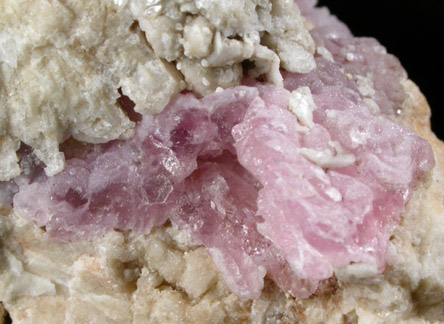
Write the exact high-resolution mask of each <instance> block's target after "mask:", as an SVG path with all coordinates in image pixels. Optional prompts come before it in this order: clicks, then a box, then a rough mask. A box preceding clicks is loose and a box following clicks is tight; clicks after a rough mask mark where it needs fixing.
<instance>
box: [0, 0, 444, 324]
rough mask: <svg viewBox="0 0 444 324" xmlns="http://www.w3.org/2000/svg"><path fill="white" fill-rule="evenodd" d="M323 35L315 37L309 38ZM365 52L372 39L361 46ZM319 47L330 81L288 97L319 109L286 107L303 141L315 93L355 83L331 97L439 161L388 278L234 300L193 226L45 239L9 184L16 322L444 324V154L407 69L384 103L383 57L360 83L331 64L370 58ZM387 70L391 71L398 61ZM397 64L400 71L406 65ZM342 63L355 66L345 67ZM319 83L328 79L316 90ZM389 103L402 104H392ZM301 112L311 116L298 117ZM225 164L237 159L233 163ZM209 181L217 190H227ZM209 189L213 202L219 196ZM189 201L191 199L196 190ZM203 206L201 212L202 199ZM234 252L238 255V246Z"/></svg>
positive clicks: (5, 287)
mask: <svg viewBox="0 0 444 324" xmlns="http://www.w3.org/2000/svg"><path fill="white" fill-rule="evenodd" d="M298 3H299V4H300V6H301V10H302V12H305V13H306V16H307V17H311V21H310V22H307V25H310V24H311V25H312V27H315V26H316V24H317V26H318V27H322V24H329V23H331V24H333V25H334V24H336V27H337V28H339V30H341V29H343V28H345V27H343V26H342V25H341V24H339V23H338V22H337V21H336V20H335V19H333V18H331V17H330V16H328V14H327V12H325V11H311V9H310V4H312V3H313V1H298ZM320 17H322V20H321V19H320ZM318 31H319V29H318ZM343 31H344V30H343ZM316 32H317V31H316V28H314V29H313V30H312V33H313V35H315V34H316ZM341 33H342V32H341ZM344 33H345V34H343V35H346V34H347V33H346V31H344ZM341 37H342V36H341ZM341 37H339V39H340V40H341V41H344V42H345V43H344V44H347V39H346V37H345V38H341ZM315 39H316V38H315ZM317 41H318V42H319V40H317ZM358 43H359V42H358ZM363 43H366V42H361V43H360V44H363ZM318 44H319V43H318ZM353 44H354V45H353V46H358V47H359V44H356V43H353ZM370 44H372V43H371V42H370ZM323 45H324V46H318V47H317V49H316V52H317V63H318V65H319V63H320V62H321V63H325V64H324V66H327V70H328V71H330V72H331V73H330V72H328V73H324V74H318V75H317V76H316V72H314V74H308V75H307V76H306V78H305V81H304V78H298V80H291V79H290V82H289V83H287V87H288V88H289V89H291V87H292V86H295V88H294V89H296V88H298V87H300V86H303V87H305V86H309V87H310V92H311V93H313V95H314V99H315V100H314V101H313V100H312V101H313V102H312V101H310V100H309V99H307V96H306V94H307V93H308V91H307V90H306V88H298V89H297V91H296V92H295V93H292V95H291V98H290V107H289V108H290V109H289V110H290V111H291V112H292V113H293V116H296V118H297V119H298V120H299V122H300V123H301V124H302V127H301V129H298V132H299V131H303V130H304V131H307V129H306V128H304V127H307V128H309V127H310V126H312V127H313V124H312V123H317V120H316V118H317V117H316V116H318V117H319V115H317V114H320V113H323V112H325V110H324V109H322V107H323V105H322V104H321V105H320V106H321V107H318V106H319V105H318V103H319V102H316V98H317V97H320V98H322V88H321V87H319V86H320V85H322V84H323V85H327V86H328V87H332V86H333V87H334V86H335V84H331V83H329V82H331V81H333V82H336V81H338V80H339V85H344V84H347V83H348V84H349V85H350V87H349V88H350V89H352V88H353V89H355V90H354V91H352V92H351V93H350V92H348V91H346V92H344V93H342V94H340V95H337V92H335V93H336V95H337V97H341V96H344V97H345V98H347V100H352V101H353V100H355V101H356V102H357V103H358V102H361V101H362V102H364V103H365V107H366V108H367V110H366V109H364V110H365V113H369V112H370V113H373V114H376V115H377V114H379V113H380V112H382V113H383V114H385V115H386V116H389V117H390V116H391V117H390V118H391V119H392V121H395V122H397V123H402V124H405V125H407V126H409V127H410V128H412V129H413V130H415V131H416V132H417V133H419V134H420V135H421V136H423V137H424V138H426V139H427V140H428V141H429V142H430V143H431V145H432V148H433V150H434V154H435V157H436V160H437V165H436V167H435V169H434V170H433V171H432V172H431V173H430V174H429V175H428V176H427V177H426V178H425V179H424V180H423V181H422V182H421V183H420V184H419V187H418V188H417V189H416V190H415V192H414V193H413V195H412V199H411V200H410V202H409V204H408V206H407V210H406V211H405V212H404V213H403V215H402V218H401V224H400V226H399V227H398V228H397V229H396V231H395V232H394V233H393V235H392V237H391V238H390V243H389V245H388V251H389V253H388V259H387V261H388V262H389V265H388V267H387V269H386V270H385V271H384V273H382V274H376V273H375V271H374V269H373V268H371V267H370V268H369V267H366V266H363V265H362V264H359V263H355V264H352V265H350V266H348V267H345V268H341V269H337V270H336V271H335V276H334V277H333V278H331V279H329V280H325V281H322V282H321V283H320V285H319V287H318V290H317V292H316V294H315V295H313V296H311V297H310V298H308V299H302V300H301V299H294V298H292V297H291V296H288V295H286V294H284V293H283V292H282V290H281V289H279V288H278V287H277V286H276V284H275V283H273V281H272V280H274V282H277V283H279V280H276V279H277V278H276V277H273V276H272V275H270V274H272V272H269V277H266V278H265V281H264V289H263V291H262V294H261V296H260V297H259V298H256V299H254V300H253V301H247V300H244V299H239V298H238V297H237V296H236V295H235V294H233V293H231V292H230V290H229V289H228V288H227V284H228V286H230V282H229V281H227V276H226V274H224V271H217V270H216V268H215V266H214V265H213V263H212V262H211V258H210V255H211V256H212V258H213V260H215V259H216V260H217V257H218V256H219V257H220V254H218V253H214V251H213V252H212V250H211V249H209V252H210V253H208V252H207V251H206V250H205V249H203V248H202V247H201V246H200V245H199V244H196V243H205V242H203V241H204V239H205V232H203V234H204V235H203V236H201V237H200V238H199V239H200V241H199V242H196V241H193V240H190V236H189V235H188V233H189V231H190V230H193V229H186V231H182V230H179V229H178V228H177V227H176V224H179V221H176V223H173V224H170V223H167V224H166V225H165V226H163V227H161V228H159V229H156V230H154V231H153V232H152V233H151V234H150V235H140V234H136V233H128V232H120V231H111V232H108V233H107V234H106V235H105V236H103V237H102V238H97V239H94V240H93V241H89V242H77V243H55V242H48V241H47V240H46V238H45V233H44V230H43V229H41V228H38V227H36V226H35V225H33V224H32V223H29V222H26V221H24V220H23V219H20V218H18V217H17V216H16V215H14V214H12V213H11V212H10V202H11V197H12V195H13V194H14V193H15V192H16V191H17V186H16V185H15V184H13V183H2V188H1V190H2V192H4V193H6V194H5V195H4V196H2V197H1V203H2V207H1V208H2V209H1V211H0V213H1V215H0V237H1V239H0V258H1V260H0V261H1V262H0V294H1V295H0V300H2V301H4V307H5V308H6V309H7V310H8V311H9V312H10V314H11V317H12V318H13V320H14V321H18V322H20V323H34V322H36V321H38V322H41V323H73V322H74V323H77V322H88V323H122V322H125V323H126V322H130V323H131V322H132V323H239V322H252V323H279V322H282V323H296V322H302V323H387V322H390V323H396V322H402V323H433V322H435V323H436V322H439V321H440V320H441V319H442V318H444V311H443V307H442V304H443V296H444V283H443V280H442V276H441V274H442V272H443V270H444V257H443V255H442V251H441V248H440V244H436V242H441V241H442V239H443V234H442V233H444V224H443V223H442V215H443V213H444V206H443V205H442V201H443V199H444V192H443V190H442V185H441V184H442V182H443V181H444V164H443V161H444V147H443V145H442V143H441V142H440V141H439V140H437V139H436V138H435V137H434V135H433V134H432V133H431V131H430V125H429V110H428V106H427V103H426V102H425V99H424V98H423V97H422V95H421V94H420V92H419V90H418V89H417V88H416V87H415V86H414V85H413V84H412V83H411V82H410V81H408V80H406V79H405V75H403V72H402V70H398V71H400V74H399V75H398V77H395V80H394V81H393V82H394V83H393V84H390V86H394V87H395V90H394V91H391V90H390V91H389V93H388V94H392V93H397V95H395V96H393V97H391V96H384V94H383V92H384V91H383V90H384V86H382V87H379V88H378V86H377V84H378V82H379V81H381V82H382V81H383V80H384V78H379V77H378V75H377V73H378V71H384V70H385V67H387V65H384V64H385V63H384V61H385V62H387V61H386V60H384V58H386V56H381V57H380V58H379V60H378V64H379V63H380V62H381V64H382V65H379V69H378V70H375V71H370V72H369V73H367V72H366V71H364V72H362V73H364V74H363V75H362V74H361V70H360V69H359V68H357V67H356V66H353V65H351V66H349V67H347V69H349V70H347V72H345V69H344V71H342V72H344V73H343V74H342V75H340V74H338V69H337V68H335V64H334V62H332V61H335V58H337V59H338V60H339V61H341V60H342V61H344V57H345V61H347V62H353V60H354V59H355V56H354V55H355V54H358V56H359V57H360V59H361V58H364V59H365V57H366V53H362V52H361V51H360V49H359V48H358V49H356V48H355V49H356V52H355V53H351V54H352V55H347V54H349V53H342V54H341V53H340V51H339V52H337V53H336V52H335V49H334V47H331V46H330V45H329V42H326V43H325V44H323ZM373 52H374V53H371V51H370V55H374V54H375V53H376V54H377V53H378V52H380V53H379V54H381V55H383V54H384V53H381V51H379V50H378V51H373ZM367 54H368V53H367ZM323 61H325V62H323ZM339 61H338V62H339ZM379 61H380V62H379ZM388 62H389V65H388V66H390V60H388ZM391 62H394V65H392V68H393V70H395V71H396V70H397V69H398V68H399V64H397V62H396V61H391ZM329 64H330V65H329ZM343 64H344V65H345V66H347V63H346V62H343ZM328 65H329V66H330V67H332V68H328V67H329V66H328ZM358 67H359V65H358ZM339 72H341V71H339ZM332 75H337V76H338V78H337V79H334V78H332V77H331V76H332ZM284 76H285V75H284ZM313 76H315V77H313ZM316 78H318V81H321V82H320V83H319V82H316ZM301 80H302V81H301ZM378 80H379V81H378ZM336 85H338V84H336ZM317 86H318V87H317ZM339 88H341V89H343V88H344V87H339ZM345 88H347V87H345ZM304 89H305V90H304ZM291 90H292V89H291ZM317 90H319V91H317ZM0 91H3V89H0ZM326 94H328V92H326V93H324V95H326ZM337 97H336V98H337ZM370 100H372V101H370ZM333 101H334V100H333ZM291 102H293V105H292V104H291ZM387 102H392V103H396V102H397V104H395V105H391V106H385V104H384V103H387ZM320 103H322V100H321V101H320ZM313 104H315V106H316V107H314V106H313ZM301 105H303V106H304V107H305V108H306V109H302V110H301V109H298V107H301ZM385 107H388V108H389V109H386V108H385ZM394 108H396V109H395V110H393V109H394ZM253 116H254V114H253ZM333 117H334V116H333ZM292 118H294V117H292ZM0 122H2V121H0ZM284 124H285V123H284ZM0 125H3V124H1V123H0ZM397 127H398V126H394V128H397ZM0 135H1V134H0ZM2 143H3V142H2ZM193 144H195V143H193ZM178 147H181V146H178ZM193 148H194V147H193V146H191V149H193ZM81 149H82V150H83V149H85V147H83V148H81ZM206 149H208V148H206ZM333 149H334V150H335V151H336V153H337V155H339V156H341V155H344V159H339V160H340V161H339V162H341V161H342V163H345V162H344V160H345V161H346V162H347V163H350V161H353V156H354V154H353V156H352V155H351V153H350V152H348V151H345V152H344V151H341V149H340V148H339V147H338V146H337V145H336V146H334V147H331V148H329V151H330V153H332V152H333ZM25 150H27V148H25ZM87 152H88V150H87ZM302 152H303V151H302ZM339 153H341V154H339ZM20 154H23V152H21V153H20ZM304 154H305V156H306V158H307V159H309V160H311V161H312V162H315V164H318V165H320V164H322V163H324V162H325V161H327V162H329V163H331V160H332V158H334V157H336V156H337V155H334V154H328V152H327V153H326V154H317V153H315V152H312V151H305V152H304ZM25 156H26V157H27V158H28V160H27V158H25ZM25 156H23V157H22V168H23V169H24V170H25V172H24V173H25V177H22V179H24V180H26V177H29V176H31V177H32V175H33V174H34V173H33V172H35V171H37V170H38V168H37V169H34V166H35V164H36V163H35V161H32V160H33V159H34V158H33V157H32V155H25ZM325 156H327V158H325ZM222 158H224V159H225V158H226V161H228V162H229V161H230V155H228V156H227V155H223V156H222ZM333 160H334V159H333ZM337 162H338V161H335V163H337ZM200 163H201V165H200V169H199V170H200V171H199V172H200V173H201V174H200V175H196V176H192V177H189V179H188V181H190V182H192V183H194V184H196V185H199V182H200V181H201V179H204V178H205V176H206V175H211V174H212V173H211V172H214V168H215V167H217V164H215V163H214V161H213V160H211V159H210V160H207V161H200ZM228 170H229V171H230V169H228ZM229 174H230V173H229ZM376 176H377V175H376ZM413 178H414V177H413ZM28 179H29V178H28ZM74 180H75V179H74ZM215 180H220V179H215ZM244 180H245V179H244ZM247 180H248V181H251V179H247ZM401 180H402V179H401ZM213 183H214V184H215V185H220V184H221V181H214V182H213ZM222 184H223V183H222ZM262 185H263V186H264V185H265V183H262ZM259 187H260V186H259ZM209 189H210V190H208V191H207V192H205V194H211V188H209ZM236 189H238V188H236ZM242 192H245V191H242ZM186 194H187V195H188V196H189V197H191V198H193V194H194V193H193V191H190V192H188V193H186ZM194 196H195V195H194ZM330 196H331V197H330V198H332V199H333V200H334V197H337V194H335V193H333V192H330ZM156 197H157V198H158V199H161V198H162V197H159V196H156ZM156 197H154V198H156ZM157 198H156V199H157ZM196 202H197V203H199V199H198V197H197V199H196ZM214 203H215V204H214V206H211V204H210V206H209V207H208V209H207V210H208V211H209V210H210V209H214V208H216V209H221V208H222V209H223V208H224V206H223V204H220V203H218V202H217V201H214ZM197 230H199V228H197ZM217 232H218V231H216V233H217ZM238 246H241V249H239V250H242V245H241V244H240V245H238ZM236 247H237V246H236V245H235V246H234V248H236ZM221 259H222V261H223V258H219V261H221ZM216 264H217V262H216ZM219 269H220V266H219ZM224 276H225V278H223V277H224ZM230 288H231V289H233V286H232V285H231V287H230Z"/></svg>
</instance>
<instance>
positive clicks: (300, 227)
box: [13, 71, 434, 299]
mask: <svg viewBox="0 0 444 324" xmlns="http://www.w3.org/2000/svg"><path fill="white" fill-rule="evenodd" d="M322 73H328V71H322ZM287 78H297V76H296V75H291V74H289V75H288V76H287ZM341 92H342V89H341V91H339V90H338V89H336V88H330V87H327V86H326V87H324V89H323V90H322V91H321V93H319V95H316V96H314V98H313V97H312V96H311V93H310V90H309V88H299V90H297V91H294V92H293V96H292V99H293V101H292V102H291V103H292V106H293V112H294V113H291V112H290V111H288V109H287V108H288V106H289V104H290V103H289V101H290V97H291V95H290V92H289V91H288V90H286V89H283V88H276V87H274V86H263V85H257V88H256V87H246V86H244V87H236V88H232V89H227V90H223V91H219V92H218V93H216V94H213V95H209V96H206V97H204V98H202V99H200V100H199V99H197V98H196V97H195V96H193V95H191V94H186V95H179V96H177V97H176V98H174V100H173V102H172V103H171V104H170V105H169V106H168V107H167V109H166V110H165V111H164V112H162V113H160V114H158V115H156V116H148V117H144V118H143V119H142V121H141V122H140V124H139V126H138V127H137V128H136V131H137V135H136V136H135V137H134V138H133V139H132V140H128V141H126V142H115V143H109V144H106V145H101V146H90V148H89V150H88V148H87V147H85V148H84V149H83V150H82V151H79V152H72V156H71V157H70V156H69V155H70V154H69V151H70V150H72V151H74V150H75V149H76V146H74V148H71V147H70V145H69V144H68V145H67V147H66V150H67V154H66V155H67V157H68V159H67V167H66V170H64V171H63V172H61V173H59V174H57V175H55V176H53V177H49V178H48V177H46V176H45V175H44V174H42V173H40V174H39V173H37V174H36V175H35V176H34V179H29V177H28V178H26V176H24V177H21V178H19V179H16V180H15V181H16V183H17V184H18V185H19V192H18V193H17V194H16V195H15V197H14V200H13V203H14V211H15V213H17V215H19V216H21V217H24V218H25V219H27V220H30V221H35V222H36V223H37V225H39V226H45V229H46V231H47V233H48V238H51V239H53V240H59V241H72V240H78V239H91V238H95V237H97V236H100V235H103V234H104V233H106V232H108V231H110V230H113V229H119V230H130V231H133V232H136V233H143V234H147V233H149V231H150V230H151V229H152V227H153V226H159V225H162V224H163V223H164V222H165V221H166V220H167V219H169V220H171V221H172V222H173V223H174V224H177V225H178V226H179V227H180V228H181V229H187V230H188V232H189V234H190V236H191V238H192V239H193V241H194V242H195V243H199V244H203V245H204V246H205V247H206V248H207V249H208V250H209V253H210V254H211V256H212V257H213V261H214V263H215V264H216V266H217V267H218V269H219V270H220V271H221V272H222V273H223V276H224V278H225V280H226V281H227V285H228V286H229V287H230V289H232V291H233V292H235V293H236V294H237V295H238V296H239V297H244V298H250V299H253V298H257V297H259V296H260V293H261V290H262V287H263V277H264V276H265V274H267V273H268V275H269V276H270V277H271V278H272V279H273V280H274V281H275V282H276V283H277V284H278V285H279V286H280V287H281V288H282V289H283V290H284V291H285V292H290V293H291V294H293V295H294V296H297V297H308V296H309V295H310V294H312V293H313V292H314V291H315V289H316V287H317V284H318V282H319V280H324V279H328V278H330V277H331V276H332V274H333V271H334V270H335V269H338V268H340V267H345V266H347V265H349V264H350V263H351V262H354V263H362V266H365V267H367V268H369V269H370V270H368V271H369V272H370V274H372V273H378V272H381V271H382V270H383V269H384V268H385V263H386V260H385V259H386V258H385V255H386V250H387V243H388V239H389V237H390V235H391V232H392V230H393V227H394V226H396V224H397V223H398V222H399V216H400V213H401V212H402V211H403V210H404V205H405V203H406V202H407V201H408V200H409V199H410V197H411V191H412V190H413V189H414V188H415V187H416V185H417V183H418V181H420V180H421V179H422V178H423V176H424V175H425V174H426V173H427V172H428V171H430V169H431V168H432V167H433V165H434V162H433V155H432V152H431V150H430V147H429V145H428V144H427V142H426V141H424V140H422V139H421V138H419V137H418V136H417V135H416V134H415V133H413V132H411V131H410V130H408V129H407V128H404V127H401V126H399V125H397V124H395V123H394V122H392V121H389V120H388V119H386V118H383V117H381V116H379V115H374V114H372V112H371V111H370V109H369V108H368V107H367V106H365V105H364V104H362V103H361V102H360V101H358V103H357V104H355V103H354V102H352V101H350V100H348V99H347V98H346V97H345V96H343V95H342V94H341ZM306 101H310V102H311V104H312V109H314V110H315V111H314V112H313V111H311V110H309V112H307V111H306V109H307V107H306V106H305V104H304V103H305V102H306ZM298 116H299V119H300V120H299V121H298ZM310 122H311V124H310ZM74 145H78V144H74ZM88 151H89V152H88ZM239 163H240V164H239ZM261 187H263V188H262V189H261Z"/></svg>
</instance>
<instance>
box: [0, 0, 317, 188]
mask: <svg viewBox="0 0 444 324" xmlns="http://www.w3.org/2000/svg"><path fill="white" fill-rule="evenodd" d="M240 12H242V15H239V13H240ZM39 17H45V19H39ZM266 36H267V37H268V38H269V39H271V40H277V41H273V42H271V41H270V42H268V44H267V45H263V44H262V43H261V39H262V38H265V37H266ZM237 38H239V39H237ZM267 46H268V47H267ZM313 53H314V44H313V40H312V38H311V36H310V34H309V33H308V31H307V29H306V28H305V26H304V24H303V20H302V17H301V15H300V13H299V11H298V8H297V6H296V5H295V4H294V3H293V2H292V1H283V0H279V1H274V5H273V10H272V7H271V2H270V1H253V0H248V1H241V2H238V1H223V2H221V3H219V2H218V1H187V0H181V1H140V0H134V1H129V2H128V1H117V0H116V1H111V0H102V1H78V0H69V1H58V0H56V1H50V2H48V1H34V2H32V3H28V2H27V1H21V0H20V1H15V0H7V1H6V0H5V1H2V2H1V3H0V154H1V156H2V159H0V181H3V180H9V179H11V178H13V177H15V176H17V175H19V174H20V172H21V169H20V167H19V165H18V158H17V156H16V153H15V152H16V151H17V150H18V149H19V147H20V143H21V142H22V143H25V144H26V145H28V146H31V147H32V148H33V149H34V152H35V154H36V155H37V156H38V158H39V159H40V160H41V161H43V162H44V163H45V165H46V169H45V171H46V173H47V174H48V175H54V174H56V173H58V172H60V171H61V170H63V168H64V155H63V154H62V153H61V152H59V149H58V148H59V143H62V142H64V141H65V140H66V139H68V138H70V137H72V138H74V139H76V140H80V141H85V142H89V143H104V142H108V141H110V140H114V139H124V138H129V137H131V136H132V135H133V127H134V123H132V122H131V121H130V120H129V119H128V116H127V115H126V114H125V112H124V111H122V109H121V108H120V107H119V105H118V104H117V99H118V98H119V96H120V94H119V91H120V89H121V93H123V94H125V95H127V96H129V97H130V98H131V99H132V100H133V102H135V104H136V106H135V110H136V111H138V112H140V113H143V114H153V113H158V112H160V111H162V110H163V109H164V107H165V106H166V105H167V104H168V102H169V100H170V99H171V98H172V97H173V96H174V95H176V94H177V93H179V92H180V91H181V90H183V89H184V88H188V89H191V90H194V91H196V92H198V93H201V94H207V93H209V92H213V91H214V90H215V89H216V88H217V87H223V88H226V87H231V86H236V85H238V84H239V83H240V81H241V79H242V77H243V70H242V66H241V63H242V62H243V61H247V60H250V61H254V62H255V64H254V67H253V65H252V68H251V69H250V74H251V75H252V76H255V77H256V76H260V75H262V74H266V76H267V78H268V80H269V81H270V82H274V83H276V84H282V78H281V75H280V74H279V67H280V62H281V61H282V65H283V66H285V67H286V68H288V69H289V71H294V72H296V71H297V72H308V71H310V70H312V69H313V68H314V67H315V63H314V59H313ZM184 80H185V81H184Z"/></svg>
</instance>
